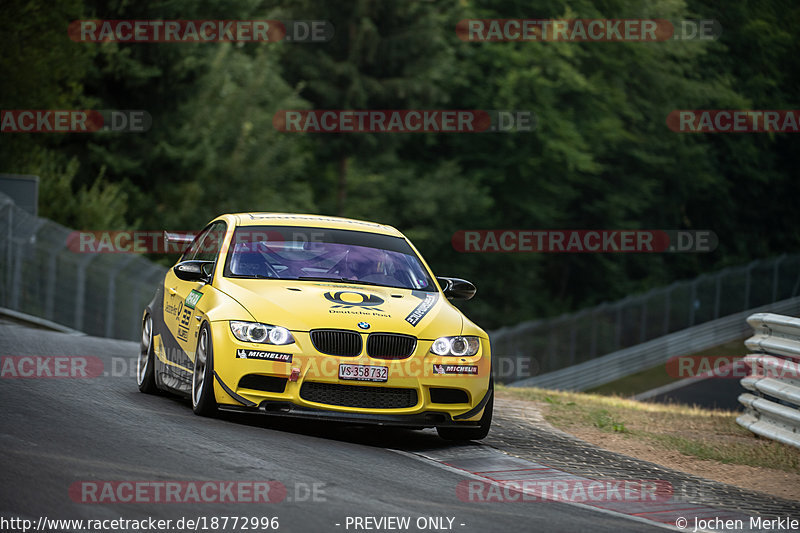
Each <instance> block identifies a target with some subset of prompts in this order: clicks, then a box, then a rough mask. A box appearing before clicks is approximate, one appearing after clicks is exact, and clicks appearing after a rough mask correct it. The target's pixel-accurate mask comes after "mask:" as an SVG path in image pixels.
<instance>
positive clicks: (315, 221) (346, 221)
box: [231, 213, 403, 237]
mask: <svg viewBox="0 0 800 533" xmlns="http://www.w3.org/2000/svg"><path fill="white" fill-rule="evenodd" d="M231 216H233V217H234V219H235V220H236V225H237V226H301V227H312V228H332V229H344V230H350V231H366V232H369V233H380V234H382V235H391V236H393V237H403V234H402V233H400V232H399V231H398V230H397V229H395V228H394V227H392V226H387V225H385V224H377V223H375V222H367V221H365V220H355V219H352V218H342V217H333V216H327V215H308V214H297V213H234V214H232V215H231Z"/></svg>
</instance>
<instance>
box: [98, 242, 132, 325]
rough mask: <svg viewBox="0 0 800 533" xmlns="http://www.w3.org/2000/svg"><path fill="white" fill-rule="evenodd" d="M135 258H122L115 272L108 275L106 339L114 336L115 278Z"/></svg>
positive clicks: (130, 256)
mask: <svg viewBox="0 0 800 533" xmlns="http://www.w3.org/2000/svg"><path fill="white" fill-rule="evenodd" d="M134 257H135V256H133V255H129V256H127V257H125V258H123V259H122V260H121V261H119V263H117V265H116V266H117V268H116V270H112V271H111V273H110V274H109V275H108V300H106V324H105V326H106V328H105V331H106V333H105V335H106V337H112V336H113V335H114V316H115V315H116V313H115V312H114V307H115V306H116V304H117V276H118V275H119V273H120V272H122V271H123V270H125V267H126V266H128V264H129V263H130V262H131V261H133V258H134Z"/></svg>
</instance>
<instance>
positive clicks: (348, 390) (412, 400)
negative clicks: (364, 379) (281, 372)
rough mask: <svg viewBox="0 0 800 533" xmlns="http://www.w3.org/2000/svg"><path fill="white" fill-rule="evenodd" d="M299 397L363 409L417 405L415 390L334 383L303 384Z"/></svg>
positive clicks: (398, 407)
mask: <svg viewBox="0 0 800 533" xmlns="http://www.w3.org/2000/svg"><path fill="white" fill-rule="evenodd" d="M300 397H301V398H303V399H304V400H307V401H309V402H316V403H324V404H327V405H339V406H343V407H360V408H364V409H401V408H404V407H414V406H415V405H417V390H416V389H399V388H393V387H364V386H360V385H339V384H336V383H315V382H313V381H311V382H306V383H303V386H302V387H300Z"/></svg>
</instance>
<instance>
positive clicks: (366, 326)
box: [358, 322, 370, 329]
mask: <svg viewBox="0 0 800 533" xmlns="http://www.w3.org/2000/svg"><path fill="white" fill-rule="evenodd" d="M358 327H360V328H361V329H369V327H370V326H369V322H359V323H358Z"/></svg>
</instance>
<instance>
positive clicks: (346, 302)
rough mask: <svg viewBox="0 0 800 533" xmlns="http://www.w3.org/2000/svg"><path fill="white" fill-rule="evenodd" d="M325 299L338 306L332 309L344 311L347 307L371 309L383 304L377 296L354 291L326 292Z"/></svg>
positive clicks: (381, 299)
mask: <svg viewBox="0 0 800 533" xmlns="http://www.w3.org/2000/svg"><path fill="white" fill-rule="evenodd" d="M325 299H326V300H328V301H329V302H333V303H335V304H338V305H336V306H334V307H344V308H345V309H346V308H348V307H372V306H375V305H381V304H382V303H383V298H381V297H379V296H376V295H374V294H364V293H363V292H356V291H336V292H326V293H325Z"/></svg>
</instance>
